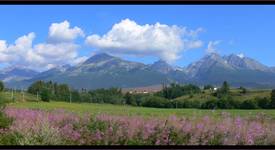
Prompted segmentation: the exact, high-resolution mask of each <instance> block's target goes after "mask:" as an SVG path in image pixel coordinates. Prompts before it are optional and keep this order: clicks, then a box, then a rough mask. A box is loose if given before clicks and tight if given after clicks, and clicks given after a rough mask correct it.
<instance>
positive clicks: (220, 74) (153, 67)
mask: <svg viewBox="0 0 275 150" xmlns="http://www.w3.org/2000/svg"><path fill="white" fill-rule="evenodd" d="M0 79H1V80H3V81H4V82H5V84H6V85H7V86H8V87H12V88H15V87H24V88H26V87H27V86H29V85H30V84H31V83H33V82H35V81H38V80H44V81H49V80H52V81H55V82H58V83H67V84H69V85H70V86H71V87H73V88H76V89H81V88H87V89H96V88H109V87H121V88H131V87H144V86H152V85H158V84H162V83H172V82H177V83H183V84H186V83H193V84H197V85H205V84H213V85H216V86H218V85H220V84H221V83H222V82H223V81H228V82H229V83H230V84H231V85H232V86H235V87H238V86H245V87H250V88H273V87H275V67H268V66H265V65H263V64H261V63H260V62H258V61H256V60H254V59H252V58H249V57H244V56H239V55H235V54H231V55H228V56H220V55H219V54H217V53H210V54H207V55H205V56H204V57H203V58H201V59H200V60H198V61H196V62H194V63H191V64H190V65H188V66H187V67H185V68H182V67H174V66H171V65H169V64H168V63H166V62H165V61H163V60H159V61H157V62H155V63H153V64H148V65H147V64H143V63H138V62H132V61H127V60H123V59H121V58H119V57H115V56H111V55H109V54H106V53H99V54H96V55H94V56H92V57H90V58H89V59H87V60H86V61H85V62H83V63H81V64H78V65H76V66H70V65H64V66H59V67H55V68H52V69H50V70H47V71H44V72H40V73H38V72H36V71H33V70H30V69H26V68H18V67H14V68H9V69H5V70H2V71H1V73H0Z"/></svg>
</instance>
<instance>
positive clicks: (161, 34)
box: [86, 19, 203, 62]
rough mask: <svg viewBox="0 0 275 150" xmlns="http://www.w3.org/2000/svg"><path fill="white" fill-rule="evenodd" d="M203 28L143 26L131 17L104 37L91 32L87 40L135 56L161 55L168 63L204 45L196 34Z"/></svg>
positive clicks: (107, 50) (107, 49) (107, 48)
mask: <svg viewBox="0 0 275 150" xmlns="http://www.w3.org/2000/svg"><path fill="white" fill-rule="evenodd" d="M201 31H202V28H199V29H197V30H188V29H187V28H186V27H183V28H180V27H178V26H176V25H172V26H169V25H165V24H160V23H156V24H152V25H150V24H145V25H139V24H137V23H136V22H135V21H133V20H130V19H124V20H122V21H121V22H119V23H117V24H114V25H113V27H112V29H111V30H110V31H108V32H107V33H106V34H104V35H102V36H100V35H97V34H93V35H90V36H88V37H87V38H86V43H87V44H88V45H90V46H93V47H96V48H97V49H98V50H100V51H105V52H108V53H113V54H123V55H125V54H126V55H135V56H148V55H150V56H157V57H159V58H160V59H163V60H165V61H167V62H173V61H175V60H177V59H179V58H180V54H181V52H182V51H185V50H187V49H191V48H198V47H201V46H202V44H203V43H202V41H200V40H197V39H196V36H197V34H198V33H199V32H201Z"/></svg>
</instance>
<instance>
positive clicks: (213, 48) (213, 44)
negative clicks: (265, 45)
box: [206, 40, 221, 53]
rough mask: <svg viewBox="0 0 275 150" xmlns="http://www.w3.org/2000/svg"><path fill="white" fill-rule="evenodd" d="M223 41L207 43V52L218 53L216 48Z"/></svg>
mask: <svg viewBox="0 0 275 150" xmlns="http://www.w3.org/2000/svg"><path fill="white" fill-rule="evenodd" d="M220 43H221V41H220V40H218V41H210V42H209V43H208V45H207V49H206V52H207V53H216V52H217V49H216V46H217V45H218V44H220Z"/></svg>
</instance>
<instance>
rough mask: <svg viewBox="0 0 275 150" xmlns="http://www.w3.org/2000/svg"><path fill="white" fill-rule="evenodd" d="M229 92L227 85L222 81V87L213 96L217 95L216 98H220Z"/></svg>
mask: <svg viewBox="0 0 275 150" xmlns="http://www.w3.org/2000/svg"><path fill="white" fill-rule="evenodd" d="M229 91H230V87H229V84H228V83H227V81H224V82H223V84H222V87H221V88H220V89H218V90H217V92H216V94H215V95H217V97H219V98H221V97H223V96H226V95H228V94H229Z"/></svg>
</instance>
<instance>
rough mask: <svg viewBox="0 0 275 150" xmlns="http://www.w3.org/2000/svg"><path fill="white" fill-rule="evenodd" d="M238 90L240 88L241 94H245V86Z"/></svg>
mask: <svg viewBox="0 0 275 150" xmlns="http://www.w3.org/2000/svg"><path fill="white" fill-rule="evenodd" d="M240 90H241V92H240V93H241V94H246V93H247V89H246V88H244V87H242V86H241V87H240Z"/></svg>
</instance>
